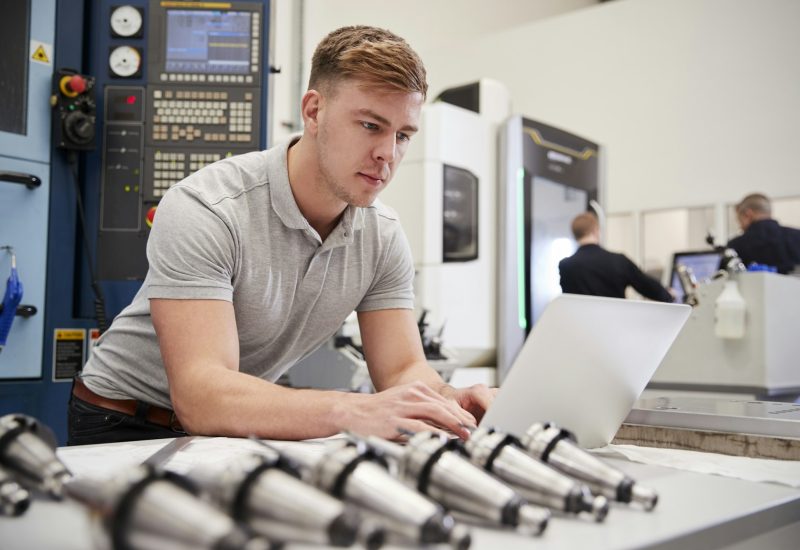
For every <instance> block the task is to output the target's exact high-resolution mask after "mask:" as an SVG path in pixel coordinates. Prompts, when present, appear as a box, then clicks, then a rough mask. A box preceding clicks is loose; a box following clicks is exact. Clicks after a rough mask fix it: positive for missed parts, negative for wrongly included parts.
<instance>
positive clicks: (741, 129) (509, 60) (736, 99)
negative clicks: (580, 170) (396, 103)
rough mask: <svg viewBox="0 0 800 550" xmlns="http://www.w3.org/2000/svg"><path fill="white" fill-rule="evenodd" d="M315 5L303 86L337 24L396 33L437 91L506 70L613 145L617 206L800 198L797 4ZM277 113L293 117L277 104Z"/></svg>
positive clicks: (564, 118)
mask: <svg viewBox="0 0 800 550" xmlns="http://www.w3.org/2000/svg"><path fill="white" fill-rule="evenodd" d="M284 1H288V0H278V3H279V4H280V3H281V2H284ZM303 6H304V8H303V9H304V14H303V25H302V35H303V36H302V43H303V50H304V51H303V52H302V55H301V56H300V58H301V59H302V61H303V63H304V64H305V65H304V67H303V77H302V81H303V82H305V80H306V79H307V70H308V68H307V64H308V61H309V57H310V55H311V52H312V51H313V48H314V46H315V45H316V43H317V42H318V41H319V39H320V38H322V36H324V34H325V33H327V32H329V31H330V30H332V29H334V28H337V27H339V26H342V25H345V24H359V23H365V24H373V25H378V26H383V27H387V28H390V29H391V30H393V31H394V32H397V33H398V34H400V35H402V36H404V37H405V38H406V39H407V40H408V41H409V42H410V43H411V45H412V46H413V47H414V48H415V49H417V51H418V52H419V53H420V55H421V56H422V58H423V60H424V61H425V63H426V65H427V68H428V74H429V83H430V84H431V94H430V95H431V96H434V95H435V94H437V93H438V92H439V91H441V90H442V89H444V88H446V87H449V86H453V85H456V84H461V83H465V82H471V81H474V80H476V79H478V78H480V77H490V78H495V79H497V80H500V81H501V82H503V83H505V84H506V85H507V86H508V87H509V90H510V91H511V97H512V102H513V104H514V110H515V111H516V112H519V113H523V114H525V115H526V116H528V117H530V118H535V119H538V120H541V121H543V122H546V123H550V124H553V125H556V126H559V127H562V128H564V129H567V130H570V131H573V132H576V133H578V134H580V135H583V136H585V137H587V138H590V139H593V140H595V141H598V142H599V143H601V144H602V145H604V146H605V148H606V149H605V150H606V152H607V153H608V162H607V164H606V165H607V179H606V181H607V182H608V192H607V201H606V202H607V204H606V205H605V206H606V209H607V211H608V212H609V213H612V214H613V213H617V212H637V211H642V210H650V209H662V208H673V207H679V206H699V205H704V206H705V205H713V204H718V203H726V202H736V201H738V200H739V199H740V198H741V197H742V196H743V195H745V194H746V193H748V192H751V191H754V190H758V191H762V192H765V193H767V194H768V195H771V196H773V197H781V196H790V195H797V194H800V181H798V179H799V178H797V177H796V176H795V171H796V169H795V153H796V151H798V150H800V132H797V131H796V129H797V128H798V127H800V108H799V107H798V104H799V103H800V101H798V100H800V63H798V62H797V60H796V56H797V52H800V32H798V31H797V29H799V28H800V2H798V1H796V0H736V1H732V0H617V1H615V2H608V3H604V4H597V5H595V3H594V2H593V1H585V0H584V1H580V0H560V1H559V0H550V1H536V2H530V1H526V0H514V1H512V0H506V1H505V2H502V1H499V0H496V1H495V2H485V1H484V0H462V1H455V0H408V1H406V2H404V3H403V4H402V9H392V8H391V7H389V6H391V4H386V3H382V2H373V1H369V0H338V1H336V2H331V1H328V0H305V2H303ZM581 7H583V8H584V9H576V8H581ZM570 10H572V11H570ZM454 11H455V13H454ZM566 11H569V13H565V14H563V15H559V16H558V17H549V18H547V19H541V18H542V17H546V16H548V15H553V14H555V13H564V12H566ZM536 19H539V20H538V21H534V22H532V23H530V22H529V21H531V20H536ZM514 25H516V26H514ZM279 32H280V31H279ZM276 118H283V119H286V118H288V117H287V116H286V115H284V114H282V113H281V112H280V110H276Z"/></svg>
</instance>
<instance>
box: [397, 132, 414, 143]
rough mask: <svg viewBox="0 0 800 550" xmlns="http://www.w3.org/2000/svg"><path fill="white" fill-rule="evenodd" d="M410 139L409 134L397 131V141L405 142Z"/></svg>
mask: <svg viewBox="0 0 800 550" xmlns="http://www.w3.org/2000/svg"><path fill="white" fill-rule="evenodd" d="M410 139H411V136H409V135H408V134H404V133H403V132H397V141H400V142H403V143H405V142H407V141H409V140H410Z"/></svg>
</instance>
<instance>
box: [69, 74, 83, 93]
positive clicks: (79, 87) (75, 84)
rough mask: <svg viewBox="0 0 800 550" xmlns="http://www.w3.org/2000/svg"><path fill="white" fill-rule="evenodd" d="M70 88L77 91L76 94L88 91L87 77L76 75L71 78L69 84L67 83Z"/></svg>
mask: <svg viewBox="0 0 800 550" xmlns="http://www.w3.org/2000/svg"><path fill="white" fill-rule="evenodd" d="M67 85H68V86H69V88H70V89H71V90H72V91H73V92H75V93H76V94H82V93H83V92H84V91H86V79H85V78H83V77H82V76H81V75H77V74H76V75H75V76H73V77H72V78H70V79H69V84H67Z"/></svg>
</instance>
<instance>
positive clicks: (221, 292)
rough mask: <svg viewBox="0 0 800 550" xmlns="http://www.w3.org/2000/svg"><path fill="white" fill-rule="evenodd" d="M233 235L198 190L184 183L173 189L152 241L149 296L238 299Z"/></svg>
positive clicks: (162, 204)
mask: <svg viewBox="0 0 800 550" xmlns="http://www.w3.org/2000/svg"><path fill="white" fill-rule="evenodd" d="M232 235H233V233H232V231H231V229H230V228H229V227H228V225H227V224H226V223H225V221H224V220H223V219H221V218H220V216H219V215H218V213H217V212H216V211H214V210H213V209H212V208H211V207H210V206H209V205H208V204H206V203H205V202H204V201H203V200H202V199H201V198H200V197H199V196H198V195H197V194H196V192H194V191H193V190H191V189H189V188H187V187H184V186H180V185H179V186H176V187H174V188H172V189H170V191H169V192H168V193H166V194H165V195H164V197H163V198H162V200H161V202H160V203H159V205H158V210H157V211H156V216H155V220H154V223H153V228H152V230H151V232H150V237H149V238H148V241H147V260H148V262H149V263H150V269H149V271H148V275H147V290H146V296H147V298H173V299H187V300H188V299H199V300H225V301H229V302H230V301H232V300H233V285H232V284H231V281H232V280H233V274H234V263H235V261H234V258H235V253H234V251H235V242H234V239H233V236H232Z"/></svg>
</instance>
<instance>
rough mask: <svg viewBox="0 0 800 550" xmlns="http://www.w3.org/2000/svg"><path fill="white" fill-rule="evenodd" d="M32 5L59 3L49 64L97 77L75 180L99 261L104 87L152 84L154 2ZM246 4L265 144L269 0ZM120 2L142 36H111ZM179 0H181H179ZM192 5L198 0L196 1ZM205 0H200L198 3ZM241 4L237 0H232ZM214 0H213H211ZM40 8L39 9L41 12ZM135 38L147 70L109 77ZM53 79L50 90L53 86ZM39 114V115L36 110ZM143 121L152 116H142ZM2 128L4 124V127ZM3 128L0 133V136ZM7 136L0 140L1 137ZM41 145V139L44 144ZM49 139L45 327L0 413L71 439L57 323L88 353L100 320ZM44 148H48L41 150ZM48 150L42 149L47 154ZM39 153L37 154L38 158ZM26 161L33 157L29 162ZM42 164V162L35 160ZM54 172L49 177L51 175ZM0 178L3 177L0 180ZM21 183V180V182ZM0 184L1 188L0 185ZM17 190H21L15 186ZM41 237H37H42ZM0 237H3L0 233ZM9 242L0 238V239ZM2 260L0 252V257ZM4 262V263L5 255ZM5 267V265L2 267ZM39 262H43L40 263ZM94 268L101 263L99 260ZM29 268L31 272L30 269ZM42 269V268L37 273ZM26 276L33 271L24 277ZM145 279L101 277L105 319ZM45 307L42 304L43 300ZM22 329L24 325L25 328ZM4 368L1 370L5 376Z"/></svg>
mask: <svg viewBox="0 0 800 550" xmlns="http://www.w3.org/2000/svg"><path fill="white" fill-rule="evenodd" d="M31 3H32V5H33V9H34V10H36V9H39V10H42V9H45V10H51V12H52V10H54V11H55V13H54V14H53V13H51V14H50V15H49V17H51V18H54V19H55V39H54V41H53V52H54V57H55V59H54V62H53V64H52V68H51V69H53V70H54V69H59V68H72V69H75V70H77V71H78V72H79V73H82V74H86V75H90V76H93V77H95V78H96V91H97V93H96V96H95V99H96V102H97V130H96V131H97V138H96V140H97V147H96V148H95V149H94V150H93V151H90V152H86V153H79V154H78V159H79V162H78V166H79V170H78V184H79V185H78V187H79V188H80V190H81V195H82V199H83V204H84V208H85V215H86V232H87V237H88V241H89V254H90V256H91V261H92V262H93V263H94V265H95V266H96V262H97V250H98V247H97V243H98V231H99V229H100V208H101V192H102V190H101V187H102V184H103V181H102V172H103V169H102V162H103V158H102V157H103V151H102V146H103V136H104V134H103V127H104V123H105V121H104V119H103V118H104V112H105V111H104V107H105V106H104V104H103V102H104V93H103V90H104V89H105V87H106V86H109V85H112V86H119V85H124V86H140V87H142V88H145V87H146V86H147V84H148V80H147V79H148V74H147V70H148V63H147V56H148V53H149V52H148V46H149V44H150V37H149V35H148V33H149V25H148V21H149V10H150V8H151V2H148V1H147V0H127V1H126V2H119V1H118V0H113V1H112V0H85V1H83V2H75V1H67V0H31ZM246 3H247V4H260V5H262V14H263V16H262V23H261V24H262V29H263V30H262V34H261V39H260V42H259V48H260V60H261V65H262V70H261V82H260V86H261V90H262V93H261V95H260V97H258V98H257V100H258V101H259V107H260V108H259V112H260V113H262V115H261V125H260V130H259V133H258V134H257V135H256V136H254V139H255V141H256V147H254V148H264V147H266V144H267V130H266V128H267V124H266V113H267V112H268V110H267V103H268V97H267V91H268V79H269V75H270V71H269V68H268V65H267V60H268V59H269V57H268V51H267V50H268V44H269V35H268V34H269V17H270V2H269V0H256V1H254V2H246ZM121 4H126V5H130V6H135V7H137V8H140V9H141V10H142V11H143V12H144V18H143V19H144V34H143V36H141V37H137V38H128V39H125V38H114V37H112V36H111V33H110V31H109V17H110V14H111V10H112V9H113V8H115V7H117V6H119V5H121ZM176 4H177V3H176ZM191 4H193V5H194V7H197V6H198V3H197V2H194V3H191ZM201 4H202V3H201ZM232 4H233V5H236V4H237V3H236V2H233V3H232ZM209 5H211V4H209ZM40 15H41V14H40ZM131 43H134V44H135V46H136V47H137V48H139V49H140V51H141V53H142V70H141V76H140V77H138V78H127V79H124V81H120V80H118V79H115V78H112V77H111V75H110V73H109V64H108V58H109V52H110V50H111V49H112V47H115V46H117V45H121V44H131ZM49 93H50V92H49V83H48V91H47V94H49ZM29 110H30V111H31V115H32V116H33V115H34V113H33V111H34V110H40V111H42V112H44V113H45V115H44V116H45V117H46V118H47V119H49V117H50V106H49V104H42V102H37V103H36V104H31V105H29ZM35 116H41V113H36V115H35ZM144 127H145V129H146V128H148V122H147V121H145V123H144ZM0 134H2V132H0ZM1 138H2V135H0V139H1ZM49 141H50V134H49V125H48V132H47V136H46V137H45V138H44V139H43V142H44V143H45V144H49ZM0 143H2V141H0ZM40 147H44V145H42V146H40ZM47 147H49V148H50V149H49V151H47V152H48V155H47V156H49V159H50V166H49V174H48V173H46V166H45V165H42V166H41V167H40V170H39V171H40V172H42V171H43V172H44V173H42V174H40V177H41V178H42V180H43V185H42V189H41V190H40V191H42V192H49V213H48V215H47V230H46V235H47V238H46V245H43V244H42V243H39V245H40V246H46V250H47V252H46V277H45V285H44V289H45V292H44V300H43V302H44V303H43V304H42V303H39V304H37V307H38V308H39V311H38V315H39V320H40V321H39V322H40V323H42V325H43V328H42V330H41V332H39V330H38V329H37V330H34V331H33V332H34V333H35V338H34V339H33V340H31V341H30V342H29V343H27V344H26V350H27V351H26V352H25V354H24V356H23V357H22V358H21V360H22V361H24V362H26V363H28V364H27V365H26V367H25V368H27V369H29V371H25V372H29V374H25V375H23V376H20V377H15V378H8V377H6V378H2V377H0V415H3V414H7V413H24V414H28V415H30V416H33V417H35V418H37V419H39V420H40V421H41V422H43V423H45V424H46V425H48V426H50V427H51V428H52V429H53V430H54V432H55V434H56V437H57V439H58V443H59V444H60V445H63V444H65V443H66V439H67V403H68V400H69V395H70V391H71V382H70V380H69V379H64V380H55V379H54V378H55V376H54V368H55V366H54V348H55V336H54V335H55V331H56V330H57V329H73V330H74V329H78V330H85V331H86V335H87V338H86V345H84V357H86V356H87V355H88V343H89V338H88V335H89V333H90V331H91V330H92V329H96V328H97V322H96V320H95V303H94V302H95V296H94V292H93V290H92V286H91V276H90V272H89V269H88V265H89V264H88V261H89V260H88V259H87V258H86V254H85V252H84V245H83V242H82V239H83V236H82V229H81V225H80V221H79V217H78V209H77V202H76V196H75V188H76V186H75V183H74V181H73V174H72V170H71V167H70V164H69V162H68V157H67V153H66V152H65V151H62V150H60V149H57V148H55V147H54V146H52V145H47ZM42 153H44V151H43V152H42ZM42 156H44V155H42ZM42 160H46V159H44V158H43V159H40V161H39V162H40V163H41V161H42ZM11 162H25V161H17V160H15V159H11V160H8V161H5V160H3V157H2V156H1V155H0V169H9V170H11V169H13V168H12V167H11V166H12V165H11V164H9V163H11ZM28 164H31V163H30V162H28ZM37 166H38V164H37ZM48 176H49V177H48ZM0 185H4V184H1V183H0ZM20 187H21V186H20ZM0 190H3V189H2V188H0ZM15 192H17V193H19V191H15ZM39 238H43V236H42V237H38V238H36V240H37V241H38V240H39ZM0 240H3V239H2V238H0ZM4 244H7V243H5V242H0V246H1V245H4ZM17 254H18V256H20V257H21V258H20V259H22V257H24V252H23V251H20V250H19V249H18V250H17ZM0 261H2V259H0ZM0 267H3V264H2V263H0ZM4 269H5V268H4ZM38 269H40V270H42V271H43V270H45V267H44V265H42V266H41V267H40V268H38ZM95 272H97V269H96V267H95ZM27 273H30V271H28V272H27ZM7 276H8V272H7V271H4V272H2V273H0V279H2V281H3V284H4V283H5V279H6V277H7ZM37 276H39V277H40V276H41V273H38V274H37ZM20 278H21V279H22V280H23V282H24V283H26V297H25V298H23V302H27V298H28V296H29V293H30V291H29V288H30V287H31V285H30V284H29V281H28V280H26V272H25V271H24V270H23V269H22V266H20ZM27 278H28V279H29V278H30V277H27ZM141 282H142V281H141V280H140V279H138V280H137V279H131V280H100V281H99V283H100V286H101V288H102V290H103V294H104V297H105V311H106V317H107V319H108V322H109V323H110V322H111V320H112V319H113V317H114V316H116V315H117V314H118V313H119V312H120V311H121V310H122V309H123V308H125V307H126V306H127V305H128V304H129V303H130V302H131V300H132V298H133V296H134V295H135V294H136V292H137V291H138V290H139V288H140V286H141ZM42 305H43V306H44V307H41V306H42ZM18 324H21V323H15V326H14V328H12V331H11V334H10V337H9V341H11V340H12V339H14V338H15V337H19V336H18V335H17V334H15V331H17V330H18V329H17V328H16V326H17V325H18ZM20 330H21V329H20ZM2 360H3V356H2V355H0V368H2V365H3V362H2ZM1 374H2V373H0V376H1Z"/></svg>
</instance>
